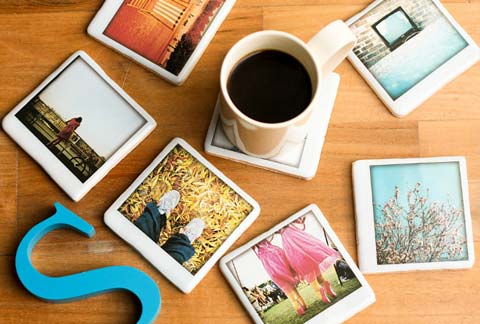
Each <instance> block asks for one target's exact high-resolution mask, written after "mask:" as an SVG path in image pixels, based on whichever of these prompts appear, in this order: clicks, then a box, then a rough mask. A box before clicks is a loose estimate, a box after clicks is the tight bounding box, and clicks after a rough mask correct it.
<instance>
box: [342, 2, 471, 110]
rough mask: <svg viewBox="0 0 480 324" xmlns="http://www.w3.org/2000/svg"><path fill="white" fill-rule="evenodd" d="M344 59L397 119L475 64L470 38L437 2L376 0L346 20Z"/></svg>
mask: <svg viewBox="0 0 480 324" xmlns="http://www.w3.org/2000/svg"><path fill="white" fill-rule="evenodd" d="M347 25H349V26H350V28H351V29H352V31H353V33H354V34H355V36H356V37H357V45H356V46H355V48H354V49H353V51H352V52H350V54H349V55H348V59H349V60H350V62H351V63H352V64H353V66H354V67H355V68H356V69H357V70H358V72H359V73H360V74H361V75H362V77H363V78H364V79H365V81H366V82H367V83H368V84H369V85H370V87H372V89H373V90H374V91H375V93H376V94H377V95H378V97H379V98H380V99H381V100H382V101H383V103H384V104H385V105H386V106H387V107H388V109H389V110H390V111H391V112H392V113H393V114H394V115H395V116H397V117H404V116H406V115H407V114H409V113H410V112H412V111H413V110H414V109H415V108H417V107H418V106H419V105H420V104H422V103H423V102H424V101H425V100H426V99H428V98H429V97H430V96H432V95H433V94H434V93H435V92H437V91H438V90H439V89H440V88H441V87H443V86H444V85H445V84H447V83H448V82H450V81H451V80H453V79H454V78H456V77H457V76H458V75H460V74H461V73H463V72H464V71H466V70H467V69H468V68H470V67H471V66H472V65H474V64H475V63H476V62H477V61H478V59H479V57H480V55H479V49H478V46H477V45H476V44H475V42H474V41H473V39H472V38H471V37H470V36H469V35H468V34H467V33H466V32H465V31H464V30H463V29H462V27H461V26H460V25H459V24H458V23H457V22H456V21H455V20H454V19H453V17H452V16H451V15H450V13H449V12H448V11H447V10H446V9H445V7H443V5H442V4H441V2H440V1H438V0H422V1H417V0H377V1H374V2H373V3H371V4H370V5H369V6H368V7H367V8H365V9H364V10H362V11H361V12H360V13H358V14H357V15H355V16H354V17H352V18H350V19H349V20H347Z"/></svg>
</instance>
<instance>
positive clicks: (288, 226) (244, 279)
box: [220, 204, 375, 324]
mask: <svg viewBox="0 0 480 324" xmlns="http://www.w3.org/2000/svg"><path fill="white" fill-rule="evenodd" d="M220 269H221V270H222V273H223V275H224V276H225V278H226V279H227V281H228V282H229V284H230V285H231V286H232V288H233V290H234V291H235V293H236V294H237V297H238V299H239V301H240V302H241V303H242V304H243V306H244V307H245V308H246V310H247V311H248V313H249V314H250V316H251V317H252V319H253V321H254V322H255V323H257V324H266V323H279V322H281V323H308V324H320V323H321V324H325V323H328V324H333V323H343V322H344V321H346V320H347V319H348V318H350V317H352V316H353V315H355V314H356V313H358V312H360V311H361V310H363V309H364V308H366V307H367V306H369V305H371V304H373V303H374V302H375V294H374V292H373V290H372V288H371V287H370V285H369V284H368V282H367V281H366V280H365V278H364V277H363V275H362V274H361V273H360V270H359V269H358V268H357V266H356V265H355V262H353V260H352V258H351V257H350V255H349V254H348V252H347V251H346V250H345V248H344V247H343V245H342V242H340V240H339V239H338V237H337V235H336V234H335V232H334V231H333V230H332V228H331V227H330V225H329V224H328V221H327V220H326V219H325V217H324V215H323V214H322V212H321V211H320V209H319V208H318V207H317V205H315V204H311V205H309V206H307V207H305V208H303V209H302V210H300V211H299V212H297V213H295V214H294V215H292V216H290V217H289V218H287V219H286V220H285V221H283V222H281V223H280V224H278V225H276V226H274V227H273V228H272V229H270V230H269V231H267V232H266V233H264V234H261V235H260V236H258V237H256V238H254V239H253V240H251V241H250V242H248V243H247V244H245V245H243V246H241V247H239V248H238V249H236V250H234V251H233V252H230V253H229V254H228V255H226V256H224V257H223V258H222V259H221V260H220ZM322 291H323V292H322ZM322 294H323V295H322ZM320 295H322V296H321V297H320ZM279 318H281V321H279Z"/></svg>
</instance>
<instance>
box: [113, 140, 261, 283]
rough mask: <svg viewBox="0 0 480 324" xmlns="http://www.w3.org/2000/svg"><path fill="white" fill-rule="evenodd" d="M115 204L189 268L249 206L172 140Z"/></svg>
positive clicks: (231, 228) (196, 267)
mask: <svg viewBox="0 0 480 324" xmlns="http://www.w3.org/2000/svg"><path fill="white" fill-rule="evenodd" d="M118 210H119V212H120V213H121V214H122V215H124V216H125V217H126V218H127V219H129V220H130V221H131V222H132V223H133V224H134V225H135V226H137V227H138V228H139V229H140V230H142V232H144V233H145V234H146V235H147V236H148V237H149V238H150V239H152V240H153V241H154V242H156V243H157V244H158V245H159V246H160V247H161V248H162V249H163V250H164V251H165V252H167V253H168V254H169V255H170V256H171V257H172V258H174V259H175V260H176V261H177V262H178V263H180V264H182V265H183V267H184V268H186V269H187V270H188V271H189V272H190V273H192V274H195V273H197V272H198V270H200V268H201V267H202V266H203V265H204V264H205V263H206V262H207V261H208V260H209V258H210V257H211V256H212V255H213V254H214V253H215V251H216V250H217V249H218V248H219V247H220V246H221V245H222V244H223V243H224V241H225V240H226V239H227V238H228V237H229V236H230V234H232V232H233V231H234V230H235V229H236V228H237V226H238V225H240V223H241V222H242V221H243V220H244V219H245V218H246V217H247V216H248V215H249V214H250V212H251V211H252V210H253V206H251V205H250V204H249V203H248V202H247V201H246V200H245V199H243V198H242V197H241V196H240V195H239V194H238V193H237V192H235V191H234V190H233V189H232V188H231V187H230V186H228V185H227V184H226V183H225V182H223V181H222V180H220V179H219V178H218V177H217V176H216V175H215V174H214V173H213V172H212V171H211V170H209V169H208V168H207V167H205V166H204V165H203V164H202V163H201V162H199V161H198V160H197V159H196V158H195V157H194V156H193V155H191V154H190V153H189V152H187V151H186V150H185V149H184V148H183V147H182V146H181V145H176V146H175V147H174V148H173V149H172V150H171V151H170V152H169V153H168V154H167V156H166V157H165V158H164V159H163V160H162V161H161V162H160V163H159V165H158V166H157V167H155V169H154V170H153V171H152V172H151V173H150V174H149V175H148V176H147V177H146V178H145V180H144V181H143V182H142V183H141V184H140V185H139V186H138V187H137V189H136V190H135V191H134V192H133V193H132V194H131V195H130V197H129V198H128V199H127V200H126V201H125V202H124V203H123V204H122V205H121V206H120V208H119V209H118Z"/></svg>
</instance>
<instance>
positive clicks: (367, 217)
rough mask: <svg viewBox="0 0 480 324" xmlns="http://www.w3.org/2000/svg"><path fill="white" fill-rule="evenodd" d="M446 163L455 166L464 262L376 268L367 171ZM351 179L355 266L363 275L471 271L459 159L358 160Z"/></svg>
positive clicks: (469, 224)
mask: <svg viewBox="0 0 480 324" xmlns="http://www.w3.org/2000/svg"><path fill="white" fill-rule="evenodd" d="M448 162H456V163H458V166H459V172H460V179H461V189H462V202H463V209H464V210H463V215H464V221H465V234H466V241H467V254H468V259H467V260H459V261H440V262H426V263H405V264H378V263H377V249H376V245H375V224H374V209H373V198H372V183H371V174H370V167H371V166H384V165H406V164H428V163H448ZM352 177H353V191H354V198H355V220H356V227H357V251H358V262H359V267H360V270H361V271H362V272H363V273H382V272H403V271H415V270H439V269H466V268H471V267H473V264H474V262H475V252H474V247H473V232H472V219H471V214H470V201H469V193H468V178H467V165H466V161H465V158H464V157H463V156H452V157H431V158H406V159H381V160H359V161H356V162H354V163H353V164H352Z"/></svg>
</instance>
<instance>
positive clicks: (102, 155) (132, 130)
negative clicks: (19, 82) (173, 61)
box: [2, 51, 156, 201]
mask: <svg viewBox="0 0 480 324" xmlns="http://www.w3.org/2000/svg"><path fill="white" fill-rule="evenodd" d="M155 125H156V123H155V120H154V119H153V118H152V117H151V116H150V115H149V114H148V113H147V112H146V111H144V110H143V109H142V107H140V106H139V105H138V104H137V103H136V102H135V101H134V100H133V99H132V98H131V97H130V96H129V95H128V94H127V93H125V91H123V89H122V88H120V86H118V85H117V84H116V83H115V82H113V80H112V79H110V78H109V77H108V76H107V74H105V72H104V71H103V70H102V69H101V68H100V66H98V65H97V63H95V62H94V61H93V60H92V59H91V58H90V57H89V56H88V55H87V54H86V53H85V52H82V51H78V52H76V53H74V54H73V55H72V56H70V57H69V58H68V59H67V60H66V61H65V62H64V63H63V64H62V65H60V67H58V68H57V69H56V70H55V71H54V72H53V73H52V74H50V75H49V76H48V77H47V78H46V79H45V80H44V81H43V82H42V83H41V84H40V85H39V86H38V87H37V88H35V90H33V92H32V93H30V94H29V95H28V96H27V97H26V98H25V99H23V100H22V101H21V102H20V103H19V104H18V105H17V106H16V107H15V108H13V110H12V111H11V112H10V113H9V114H8V115H7V116H6V117H5V118H4V119H3V121H2V126H3V129H4V130H5V132H6V133H7V134H8V135H10V137H11V138H12V139H13V140H14V141H15V142H17V143H18V145H20V146H21V147H22V148H23V149H24V150H25V151H26V152H27V153H28V154H29V155H30V156H31V157H32V158H33V159H34V160H35V161H37V163H38V164H40V165H41V166H42V167H43V169H44V170H45V171H46V172H47V173H48V175H49V176H50V177H51V178H52V179H53V180H54V181H55V182H56V183H57V184H58V185H59V186H60V187H61V188H62V189H63V190H64V191H65V192H66V193H67V194H68V195H69V196H70V197H71V198H72V199H73V200H75V201H79V200H80V199H81V198H82V197H83V196H85V194H87V192H88V191H89V190H90V189H92V188H93V187H94V186H95V185H96V184H97V183H98V182H99V181H100V180H102V178H103V177H105V175H106V174H107V173H108V172H109V171H110V170H111V169H112V168H113V167H115V165H117V164H118V163H119V162H120V161H121V160H122V159H123V158H124V157H125V156H126V155H127V154H128V153H129V152H130V151H131V150H133V149H134V148H135V147H136V146H137V145H138V144H139V143H140V142H141V141H142V140H143V139H144V138H145V137H146V136H147V135H148V134H150V132H151V131H152V130H153V129H154V128H155Z"/></svg>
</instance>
